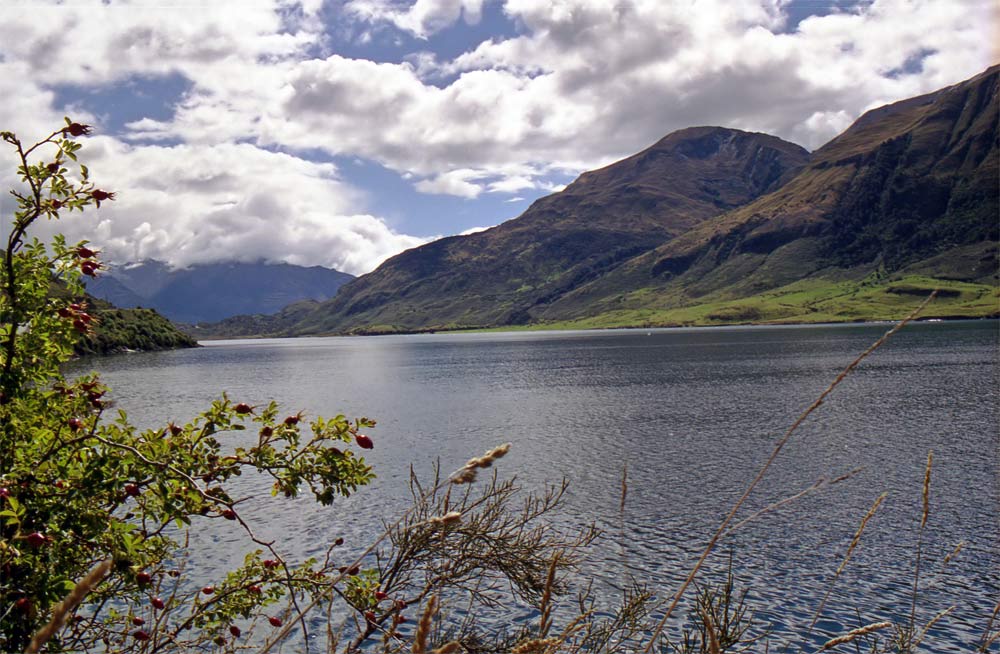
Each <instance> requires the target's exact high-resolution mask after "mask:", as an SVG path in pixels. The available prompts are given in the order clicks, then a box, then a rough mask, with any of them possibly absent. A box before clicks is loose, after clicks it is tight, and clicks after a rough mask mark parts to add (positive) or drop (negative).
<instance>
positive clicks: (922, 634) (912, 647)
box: [910, 606, 955, 651]
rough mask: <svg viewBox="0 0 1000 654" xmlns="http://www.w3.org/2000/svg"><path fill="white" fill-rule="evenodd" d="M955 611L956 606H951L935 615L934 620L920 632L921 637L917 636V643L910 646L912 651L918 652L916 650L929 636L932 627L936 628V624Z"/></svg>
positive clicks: (914, 642)
mask: <svg viewBox="0 0 1000 654" xmlns="http://www.w3.org/2000/svg"><path fill="white" fill-rule="evenodd" d="M954 610H955V607H954V606H949V607H948V608H946V609H945V610H943V611H941V612H940V613H938V614H937V615H935V616H934V617H933V618H931V620H930V622H928V623H927V624H925V625H924V628H923V629H921V630H920V635H919V636H917V639H916V640H915V641H913V644H912V645H911V646H910V649H911V650H913V651H916V649H917V647H918V646H919V645H920V643H921V642H923V640H924V636H926V635H927V631H928V630H929V629H930V628H931V627H933V626H934V623H936V622H937V621H938V620H940V619H941V618H943V617H944V616H946V615H948V614H949V613H951V612H952V611H954Z"/></svg>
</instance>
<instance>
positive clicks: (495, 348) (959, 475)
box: [71, 321, 1000, 652]
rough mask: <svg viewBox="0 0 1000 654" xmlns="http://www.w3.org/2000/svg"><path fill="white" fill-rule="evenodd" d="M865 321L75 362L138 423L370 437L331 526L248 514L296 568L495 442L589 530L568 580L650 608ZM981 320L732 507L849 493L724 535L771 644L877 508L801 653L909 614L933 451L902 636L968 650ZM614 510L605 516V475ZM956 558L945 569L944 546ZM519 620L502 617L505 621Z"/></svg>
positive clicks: (897, 373) (348, 343)
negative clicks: (232, 414) (356, 424)
mask: <svg viewBox="0 0 1000 654" xmlns="http://www.w3.org/2000/svg"><path fill="white" fill-rule="evenodd" d="M886 328H887V327H886V326H885V325H864V326H858V325H842V326H809V327H749V328H704V329H690V330H686V329H674V330H653V331H645V330H622V331H608V332H543V333H539V332H535V333H489V334H454V335H451V334H442V335H419V336H382V337H355V338H314V339H294V340H292V339H289V340H259V341H220V342H212V343H206V347H203V348H200V349H197V350H186V351H176V352H167V353H151V354H133V355H125V356H117V357H111V358H106V359H98V360H85V361H80V362H77V363H75V364H74V365H73V370H72V371H71V372H74V373H78V372H83V371H86V370H88V369H97V370H98V371H100V372H101V373H102V374H103V375H104V378H105V380H106V381H107V382H108V383H109V384H110V385H111V387H112V388H113V389H114V397H115V399H116V402H117V405H118V407H119V408H122V409H125V410H126V411H127V412H128V413H129V415H130V416H131V418H132V419H133V421H135V422H136V423H138V424H140V425H143V426H156V425H162V424H164V423H165V422H166V421H168V420H171V419H174V420H176V419H187V418H190V417H192V416H193V415H194V414H195V413H196V412H197V411H198V410H199V409H200V408H204V407H206V406H207V405H208V403H209V402H210V401H211V400H212V399H213V398H216V397H218V394H219V392H220V391H221V390H223V389H225V390H227V391H228V393H229V395H230V397H231V398H233V399H234V400H238V401H246V402H250V403H263V402H266V401H267V400H269V399H272V398H273V399H275V400H277V401H279V402H281V403H282V404H283V405H284V406H286V407H287V408H288V410H289V412H294V411H297V410H299V409H304V410H305V411H306V412H308V413H310V414H325V415H335V414H337V413H344V414H346V415H348V416H360V415H366V416H370V417H373V418H376V419H378V420H379V425H378V427H377V428H376V429H374V430H372V432H371V434H372V437H373V438H374V440H375V444H376V446H375V449H374V450H373V451H372V452H371V454H370V455H368V456H367V457H366V458H367V459H368V460H369V461H370V462H371V463H373V464H374V466H375V468H376V471H377V473H378V475H379V478H378V480H377V481H376V482H375V483H374V484H373V485H372V486H371V487H369V488H366V489H363V490H362V491H361V492H360V493H359V494H358V495H356V496H354V497H352V498H350V499H349V500H347V501H341V502H338V503H337V504H336V505H335V506H333V507H330V508H321V507H315V506H313V505H312V504H310V503H308V502H295V503H292V504H290V505H283V506H282V509H281V510H280V511H274V512H272V513H268V514H264V513H260V512H259V511H258V515H251V518H253V519H255V520H256V521H257V522H258V523H262V524H266V527H265V528H264V529H263V530H264V531H265V532H268V533H270V534H272V535H274V536H281V537H282V538H283V539H284V540H286V541H288V547H289V548H290V549H291V550H292V558H294V556H296V555H297V556H306V555H310V554H316V553H319V552H322V551H324V550H325V546H326V544H327V543H329V542H330V541H331V540H333V539H334V538H336V537H338V536H344V537H345V538H347V540H348V543H353V544H354V545H355V546H357V547H361V546H363V545H364V544H366V543H367V542H369V541H370V539H371V538H372V536H373V535H374V530H375V528H376V525H377V522H378V519H379V518H382V517H390V516H393V515H397V514H398V513H399V511H401V510H402V509H403V508H405V506H407V499H408V495H407V491H406V480H407V478H408V474H409V465H410V464H411V463H412V464H414V466H415V468H416V470H417V471H418V472H420V473H425V474H426V473H427V472H428V471H429V470H431V468H432V466H433V463H434V462H435V461H436V460H440V461H441V462H442V465H443V466H444V467H445V468H447V469H449V470H450V469H453V468H455V467H458V466H459V465H461V464H462V462H464V460H465V459H467V458H468V457H469V456H472V455H478V454H480V453H482V451H483V450H485V449H486V448H488V447H491V446H493V445H495V444H498V443H501V442H504V441H510V442H512V443H513V445H514V447H513V449H512V451H511V454H510V455H509V457H508V458H506V459H504V461H503V462H502V466H501V469H502V471H503V472H504V473H508V474H516V475H518V477H519V479H520V480H521V481H522V482H523V483H524V485H525V486H527V487H530V488H538V487H540V486H541V485H542V484H543V483H544V482H545V481H554V480H558V479H560V478H562V477H564V476H565V477H567V478H568V479H569V480H570V482H571V486H570V496H569V500H568V502H567V504H566V507H565V510H564V511H563V513H562V514H560V516H558V520H559V521H561V522H562V523H563V525H565V526H572V525H579V524H583V523H585V522H589V521H596V523H597V524H598V526H600V527H601V528H602V529H603V530H604V531H605V536H604V538H603V539H602V540H600V541H599V542H598V545H597V546H596V547H595V548H594V550H593V551H592V552H591V556H590V559H589V561H588V563H587V567H586V569H585V574H586V576H587V577H588V578H590V579H593V580H595V581H596V584H595V587H596V588H597V590H598V592H600V593H602V594H603V596H604V597H605V598H606V600H607V601H608V602H611V601H612V599H613V597H614V595H615V594H616V592H617V589H620V588H621V587H622V586H624V585H625V584H626V583H627V580H628V579H629V577H630V576H634V577H636V578H639V579H640V580H642V581H643V582H645V583H647V584H649V586H650V588H651V589H653V590H654V591H655V592H656V593H657V594H658V595H661V596H665V595H668V594H670V593H671V592H673V590H674V589H676V587H677V584H678V581H679V580H680V579H681V578H682V577H683V575H684V573H686V571H687V570H688V569H689V568H690V566H691V565H692V563H693V561H694V560H695V558H696V557H697V553H698V552H699V551H700V548H702V547H703V546H704V544H705V542H706V541H707V539H708V538H709V536H710V534H711V533H712V531H713V529H714V528H715V527H716V526H717V525H718V524H719V522H720V520H721V519H722V517H723V516H724V515H725V513H726V511H727V509H728V507H730V506H731V505H732V502H733V501H734V499H735V498H736V497H738V495H739V494H740V493H741V491H742V490H743V489H744V488H745V487H746V485H747V484H748V483H749V481H750V480H751V479H752V477H753V476H754V474H755V473H756V471H757V469H758V468H759V466H760V465H761V464H762V463H763V461H764V460H765V459H766V457H767V455H768V454H769V453H770V451H771V449H772V448H773V445H774V443H775V442H776V441H777V440H778V439H779V438H780V436H781V434H782V433H783V432H784V431H785V430H786V429H787V428H788V426H789V425H790V424H791V423H792V422H793V421H794V420H795V418H796V417H797V416H798V415H799V413H801V411H802V410H803V409H804V408H805V407H806V406H808V405H809V404H810V403H811V402H812V401H813V400H814V399H815V398H816V397H817V395H818V394H819V393H820V392H821V391H822V390H823V389H824V388H826V387H827V385H828V384H829V383H830V382H831V381H832V380H833V378H834V377H836V375H837V374H838V373H839V372H840V370H842V369H843V368H844V367H845V366H846V365H847V364H848V363H849V362H850V361H851V360H852V359H853V358H854V357H855V356H856V355H857V354H858V353H860V352H861V351H862V350H864V349H865V348H866V347H867V346H868V345H869V344H871V343H872V342H873V341H874V340H875V339H876V338H878V336H879V335H880V334H881V333H882V332H884V331H885V329H886ZM997 391H998V326H997V323H996V322H994V321H977V322H963V323H923V324H917V325H912V326H909V327H907V328H906V329H904V330H903V331H902V332H901V333H899V334H898V335H896V337H894V338H893V339H892V340H891V341H890V342H889V343H888V344H887V345H886V346H885V347H884V348H882V349H881V350H879V351H878V352H876V353H875V354H874V355H873V356H872V357H870V358H869V359H867V360H866V361H865V362H864V363H863V364H862V365H861V366H860V367H859V368H858V369H857V370H856V371H855V372H854V374H852V375H851V376H849V377H848V378H847V379H846V380H845V381H844V382H843V384H841V386H839V387H838V388H837V390H836V391H835V392H834V393H833V395H832V396H831V397H830V398H829V399H828V400H827V401H826V402H825V404H824V405H823V406H822V407H821V408H820V409H819V410H818V411H817V412H816V413H815V414H814V415H813V417H811V418H810V419H809V420H808V421H807V422H806V423H805V424H804V425H803V426H802V427H801V428H800V429H799V430H798V431H797V432H796V434H795V435H794V437H793V438H792V440H791V441H790V443H789V444H788V446H787V447H786V448H785V450H784V451H783V452H782V453H781V455H780V457H779V458H778V460H777V461H776V463H775V466H774V467H773V468H772V470H771V471H770V472H769V474H768V476H767V477H766V478H765V480H764V482H763V483H762V485H761V486H760V487H759V488H758V490H757V491H755V493H754V494H753V495H752V496H751V498H750V500H749V502H748V506H747V508H745V509H744V511H743V512H742V513H741V515H742V516H746V515H749V514H750V513H752V512H753V511H755V510H757V509H760V508H762V507H764V506H767V505H768V504H770V503H772V502H775V501H778V500H780V499H782V498H785V497H787V496H789V495H792V494H794V493H796V492H798V491H800V490H802V489H804V488H805V487H807V486H809V485H811V484H813V483H814V482H815V481H816V480H818V479H820V478H821V477H836V476H838V475H841V474H843V473H846V472H848V471H850V470H852V469H854V468H857V467H862V468H863V470H862V471H861V472H859V473H857V474H856V475H855V476H854V477H852V478H851V479H849V480H848V481H846V482H843V483H840V484H837V485H834V486H832V487H830V488H828V489H826V490H825V491H823V492H822V493H818V494H815V495H811V496H809V497H806V498H804V499H801V500H799V501H797V502H795V503H793V504H790V505H788V506H785V507H783V508H781V509H780V510H777V511H774V512H772V513H769V514H768V515H766V516H764V517H761V518H760V519H758V520H755V521H753V522H751V523H749V524H748V525H746V526H744V527H742V528H741V529H739V530H737V531H735V532H734V533H732V534H731V535H730V536H728V537H727V538H726V539H725V540H724V541H723V542H722V545H721V546H720V554H719V555H718V556H716V557H714V558H713V559H712V560H711V562H710V565H709V569H708V570H707V572H706V577H707V578H713V579H719V578H720V575H722V574H723V572H724V568H725V566H726V559H727V556H726V554H727V553H729V552H731V553H732V557H733V561H734V568H735V571H736V577H737V582H738V583H739V584H740V585H741V586H743V587H747V588H749V596H748V602H749V603H750V604H751V605H752V606H753V607H754V608H755V609H756V611H757V619H758V620H759V621H760V623H761V624H766V625H769V626H770V628H771V630H772V631H773V632H774V638H775V639H776V640H777V641H778V642H781V640H782V639H783V637H785V636H789V635H796V636H797V639H799V638H801V634H803V633H804V631H805V629H806V626H807V625H808V623H809V621H810V620H811V618H812V615H813V612H814V611H815V610H816V607H817V605H818V603H819V601H820V599H821V597H822V595H823V594H824V593H825V592H826V589H827V588H828V587H829V586H830V579H831V577H832V575H833V573H834V571H835V570H836V568H837V566H838V565H839V563H840V561H841V559H842V557H843V556H844V553H845V551H846V549H847V546H848V544H849V542H850V540H851V537H852V535H853V534H854V531H855V530H856V529H857V526H858V524H859V522H860V520H861V517H862V516H863V515H864V514H865V512H866V511H867V509H868V508H869V507H870V506H871V504H872V503H873V501H874V500H875V499H876V497H877V496H878V495H879V494H880V493H882V492H887V493H888V497H887V499H886V501H885V503H884V504H883V505H882V507H881V508H880V509H879V511H878V512H877V514H876V516H875V518H873V520H872V521H871V523H870V524H869V526H868V528H867V530H866V532H865V534H864V536H863V538H862V542H861V544H860V546H859V547H858V548H857V549H856V550H855V552H854V554H853V555H852V560H851V562H850V564H849V565H848V566H847V568H846V569H845V571H844V573H843V574H842V575H841V576H840V578H839V579H838V580H837V582H836V585H835V586H834V587H833V591H832V593H831V596H830V599H829V601H828V610H827V611H826V612H825V616H826V618H828V619H824V620H821V621H820V623H819V625H818V631H819V632H820V633H818V634H816V635H814V636H813V639H814V640H816V641H818V642H822V640H824V639H825V638H826V637H828V636H829V635H830V634H834V633H839V632H841V631H842V630H844V629H848V628H853V627H856V626H858V625H859V624H866V623H869V622H874V621H877V620H882V619H891V618H893V617H901V616H908V615H909V606H910V598H911V592H912V588H911V586H912V580H913V564H914V551H915V544H916V527H917V526H918V524H919V519H920V510H921V499H920V495H921V485H922V480H923V474H924V464H925V460H926V457H927V453H928V451H929V450H933V451H934V468H933V481H932V494H931V516H930V521H929V524H928V530H927V532H926V534H925V537H924V552H925V562H924V573H923V574H922V579H923V580H924V582H925V583H924V584H923V585H922V589H921V594H920V597H919V603H918V620H920V621H922V622H926V621H927V620H930V618H931V617H933V615H934V614H935V613H937V612H938V611H941V610H943V609H946V608H948V607H949V606H952V605H954V606H955V609H954V610H953V612H952V613H951V614H950V615H948V616H947V617H946V618H945V619H943V620H942V621H941V622H939V623H938V624H937V625H935V627H933V628H932V630H931V633H930V636H929V637H928V642H929V643H930V645H928V649H927V651H940V652H964V651H970V650H971V649H973V648H974V643H975V641H976V640H977V639H978V638H979V636H980V635H981V633H982V631H983V629H984V627H985V625H986V622H987V620H988V616H989V613H990V610H991V609H992V607H993V606H994V605H995V603H996V602H997V600H998V599H1000V546H998V542H1000V522H998V520H1000V518H998V513H1000V463H998V461H1000V458H998V457H1000V436H998V425H1000V410H998V392H997ZM626 465H627V469H628V473H627V474H628V495H627V500H626V504H625V513H624V516H622V514H621V512H620V511H619V505H620V499H621V481H622V473H623V468H624V466H626ZM196 536H197V538H199V539H201V540H202V541H203V543H204V544H205V545H207V546H205V547H199V548H198V551H199V552H200V556H202V557H203V559H200V560H198V561H196V564H197V565H198V566H199V569H200V570H204V574H205V575H206V577H211V576H212V574H213V571H217V570H219V569H220V566H222V565H230V564H232V563H233V562H235V561H237V560H239V558H241V550H240V549H239V546H238V545H237V544H235V543H233V542H229V541H228V540H226V539H225V538H224V537H223V536H222V535H220V534H218V533H215V532H213V531H212V529H207V530H199V533H198V534H197V535H196ZM959 541H965V543H966V546H965V548H964V550H963V551H962V552H961V553H960V555H959V556H957V557H956V558H955V559H954V561H952V563H950V564H949V566H948V567H947V568H946V569H942V568H941V565H940V563H941V560H942V559H943V557H944V556H945V554H947V553H948V552H949V551H950V550H951V549H952V548H953V547H954V546H955V544H956V543H958V542H959ZM518 617H523V616H499V617H498V618H497V621H500V622H502V621H508V620H509V621H513V620H515V619H517V618H518Z"/></svg>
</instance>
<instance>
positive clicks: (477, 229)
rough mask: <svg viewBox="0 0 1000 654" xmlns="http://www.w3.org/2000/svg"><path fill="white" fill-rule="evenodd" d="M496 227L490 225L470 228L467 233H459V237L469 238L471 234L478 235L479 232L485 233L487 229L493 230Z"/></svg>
mask: <svg viewBox="0 0 1000 654" xmlns="http://www.w3.org/2000/svg"><path fill="white" fill-rule="evenodd" d="M494 227H496V225H490V226H489V227H470V228H469V229H466V230H465V231H462V232H459V233H458V235H459V236H468V235H469V234H478V233H479V232H485V231H486V230H487V229H493V228H494Z"/></svg>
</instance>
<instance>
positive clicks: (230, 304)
mask: <svg viewBox="0 0 1000 654" xmlns="http://www.w3.org/2000/svg"><path fill="white" fill-rule="evenodd" d="M351 279H353V276H351V275H348V274H347V273H342V272H339V271H336V270H331V269H329V268H322V267H320V266H314V267H310V268H306V267H302V266H294V265H290V264H265V263H216V264H203V265H195V266H191V267H190V268H186V269H178V270H171V269H170V268H169V266H167V265H166V264H165V263H162V262H159V261H149V262H144V263H140V264H132V265H126V266H116V267H113V268H112V269H111V270H110V271H109V272H108V273H106V274H104V275H101V276H100V277H98V278H97V279H95V280H93V281H91V282H90V283H89V284H88V285H87V290H88V292H90V293H91V294H93V295H94V296H96V297H99V298H102V299H106V300H108V301H110V302H112V303H114V304H116V305H118V306H121V307H139V306H142V307H149V308H153V309H156V310H157V311H159V312H160V313H162V314H163V315H165V316H166V317H168V318H170V319H171V320H174V321H177V322H183V323H191V324H197V323H202V322H214V321H218V320H223V319H225V318H229V317H231V316H235V315H240V314H272V313H277V312H278V311H280V310H281V309H282V308H283V307H285V306H287V305H289V304H292V303H294V302H299V301H302V300H317V301H322V300H328V299H330V298H332V297H333V296H334V295H335V294H336V293H337V290H338V289H339V288H340V287H341V286H342V285H343V284H344V283H346V282H348V281H350V280H351Z"/></svg>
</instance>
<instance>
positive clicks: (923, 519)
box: [920, 450, 934, 529]
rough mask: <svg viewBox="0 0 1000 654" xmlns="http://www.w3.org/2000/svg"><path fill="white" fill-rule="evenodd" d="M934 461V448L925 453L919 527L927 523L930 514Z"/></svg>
mask: <svg viewBox="0 0 1000 654" xmlns="http://www.w3.org/2000/svg"><path fill="white" fill-rule="evenodd" d="M933 463H934V450H931V451H929V452H928V453H927V469H926V470H925V471H924V495H923V499H924V512H923V513H922V514H921V516H920V528H921V529H923V528H924V527H925V526H926V525H927V517H928V516H929V515H930V512H931V511H930V507H931V502H930V497H931V465H932V464H933Z"/></svg>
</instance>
